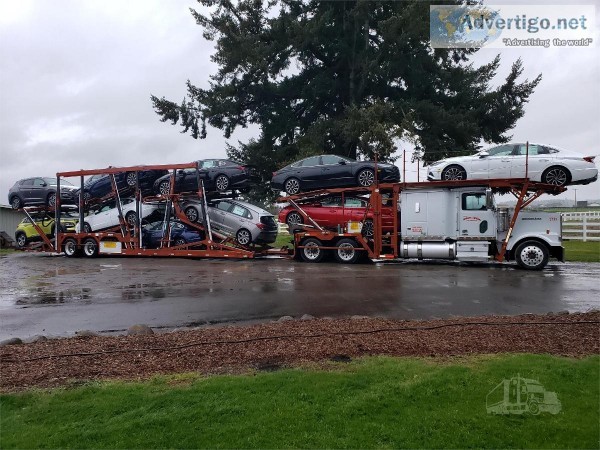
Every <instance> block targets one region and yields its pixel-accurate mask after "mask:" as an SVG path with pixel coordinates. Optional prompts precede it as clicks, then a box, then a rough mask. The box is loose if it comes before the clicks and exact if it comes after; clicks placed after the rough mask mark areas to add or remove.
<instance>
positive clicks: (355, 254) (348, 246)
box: [334, 238, 360, 264]
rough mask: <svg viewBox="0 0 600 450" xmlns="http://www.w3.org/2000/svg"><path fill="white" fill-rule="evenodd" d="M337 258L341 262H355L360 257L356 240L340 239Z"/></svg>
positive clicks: (336, 251) (336, 252)
mask: <svg viewBox="0 0 600 450" xmlns="http://www.w3.org/2000/svg"><path fill="white" fill-rule="evenodd" d="M336 247H337V249H336V250H335V253H334V256H335V260H336V261H337V262H339V263H341V264H354V263H355V262H356V261H358V259H359V257H360V252H359V251H357V250H356V242H355V241H354V240H353V239H349V238H344V239H340V240H339V241H338V243H337V245H336Z"/></svg>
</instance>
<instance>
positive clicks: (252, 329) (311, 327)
mask: <svg viewBox="0 0 600 450" xmlns="http://www.w3.org/2000/svg"><path fill="white" fill-rule="evenodd" d="M511 352H514V353H548V354H554V355H564V356H570V357H580V356H584V355H590V354H598V353H600V312H597V311H593V312H588V313H580V314H551V315H550V314H549V315H524V316H485V317H469V318H457V319H445V320H427V321H402V320H387V319H378V318H360V319H358V318H353V319H332V320H328V319H313V320H293V321H284V322H276V323H267V324H259V325H252V326H243V327H242V326H225V327H217V328H214V327H213V328H204V329H196V330H190V331H178V332H172V333H164V334H154V335H139V336H119V337H110V336H87V337H76V338H67V339H56V340H48V341H42V342H35V343H30V344H20V345H8V346H4V347H1V348H0V390H2V391H4V392H7V391H15V390H22V389H27V388H31V387H56V386H61V385H68V384H72V383H73V382H80V381H88V380H102V379H131V380H133V379H140V378H147V377H150V376H152V375H154V374H168V373H178V372H200V373H203V374H215V373H239V372H244V371H248V370H275V369H277V368H278V367H282V366H284V367H287V366H294V365H299V364H302V363H305V362H313V361H317V362H318V361H323V360H328V359H334V360H342V361H343V360H345V359H347V358H348V357H350V358H354V357H359V356H366V355H391V356H432V357H438V356H454V355H471V354H493V353H511Z"/></svg>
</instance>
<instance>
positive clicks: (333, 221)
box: [279, 195, 395, 237]
mask: <svg viewBox="0 0 600 450" xmlns="http://www.w3.org/2000/svg"><path fill="white" fill-rule="evenodd" d="M368 203H369V202H368V201H367V200H365V199H362V198H359V197H350V196H347V197H345V196H343V195H337V196H334V197H329V198H327V199H325V200H323V201H321V202H316V203H301V204H299V206H300V207H301V208H302V209H303V210H304V211H305V212H306V214H308V215H309V216H310V217H311V218H312V219H313V220H314V221H315V222H317V223H318V224H319V225H320V226H322V227H324V228H333V229H335V228H337V226H338V225H340V226H344V224H345V223H346V222H348V221H357V222H361V221H362V220H365V213H366V220H365V223H364V225H363V235H365V236H366V237H371V236H373V208H371V207H370V208H368V209H367V205H368ZM388 203H389V201H388ZM394 210H395V208H393V207H391V206H389V205H388V206H386V205H384V206H383V207H382V208H381V219H382V226H383V232H384V233H386V232H389V231H393V229H394ZM279 221H280V222H284V223H286V224H287V225H288V226H289V227H290V231H292V230H293V229H294V228H295V225H297V224H303V223H304V222H305V221H304V218H303V217H302V215H301V214H300V213H299V212H298V211H297V210H296V209H295V208H294V207H293V206H291V205H289V206H286V207H285V208H283V209H282V210H281V211H280V212H279Z"/></svg>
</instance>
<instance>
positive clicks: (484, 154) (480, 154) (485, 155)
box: [479, 152, 490, 158]
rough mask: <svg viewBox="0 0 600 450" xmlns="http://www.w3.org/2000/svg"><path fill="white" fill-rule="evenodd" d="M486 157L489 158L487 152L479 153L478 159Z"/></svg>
mask: <svg viewBox="0 0 600 450" xmlns="http://www.w3.org/2000/svg"><path fill="white" fill-rule="evenodd" d="M488 156H490V154H489V153H488V152H480V153H479V157H480V158H487V157H488Z"/></svg>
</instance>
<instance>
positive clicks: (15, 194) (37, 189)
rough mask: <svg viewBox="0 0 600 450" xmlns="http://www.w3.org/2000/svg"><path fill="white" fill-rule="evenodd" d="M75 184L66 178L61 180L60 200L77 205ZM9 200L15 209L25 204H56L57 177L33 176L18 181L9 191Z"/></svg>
mask: <svg viewBox="0 0 600 450" xmlns="http://www.w3.org/2000/svg"><path fill="white" fill-rule="evenodd" d="M76 189H77V187H75V186H73V185H72V184H71V183H69V182H68V181H66V180H62V179H61V180H60V201H61V203H62V204H65V205H69V204H70V205H76V204H77V196H76V195H75V190H76ZM8 202H9V203H10V205H11V206H12V207H13V209H19V208H22V207H23V206H31V205H47V206H48V207H50V208H53V207H54V205H55V204H56V178H51V177H33V178H25V179H23V180H19V181H17V182H16V183H15V184H14V185H13V187H11V188H10V190H9V191H8Z"/></svg>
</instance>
